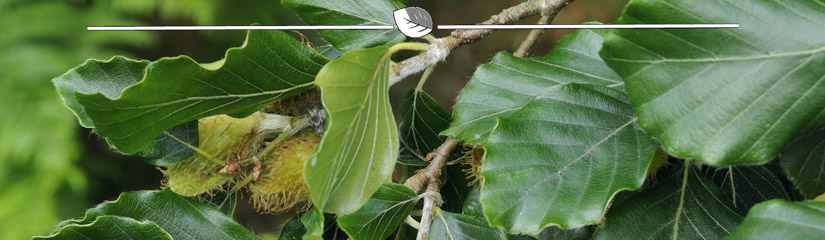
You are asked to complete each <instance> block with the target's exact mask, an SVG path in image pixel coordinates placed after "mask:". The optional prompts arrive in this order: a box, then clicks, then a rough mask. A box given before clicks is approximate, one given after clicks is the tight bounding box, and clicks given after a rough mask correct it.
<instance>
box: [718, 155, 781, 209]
mask: <svg viewBox="0 0 825 240" xmlns="http://www.w3.org/2000/svg"><path fill="white" fill-rule="evenodd" d="M703 171H704V172H705V175H706V176H707V177H708V178H710V180H711V181H713V183H715V184H716V185H717V186H719V187H720V188H721V189H722V192H724V193H725V196H727V197H728V199H729V200H730V201H731V203H733V206H734V207H736V209H739V211H740V212H741V213H742V214H745V213H747V212H748V209H750V208H751V207H753V205H756V204H757V203H760V202H764V201H768V200H771V199H777V198H778V199H787V200H790V196H789V195H788V192H786V191H785V186H783V185H782V182H781V181H780V180H779V178H777V177H776V175H774V174H773V173H772V172H771V171H770V170H768V169H767V168H765V167H764V166H736V167H724V168H713V167H708V168H706V169H704V170H703Z"/></svg>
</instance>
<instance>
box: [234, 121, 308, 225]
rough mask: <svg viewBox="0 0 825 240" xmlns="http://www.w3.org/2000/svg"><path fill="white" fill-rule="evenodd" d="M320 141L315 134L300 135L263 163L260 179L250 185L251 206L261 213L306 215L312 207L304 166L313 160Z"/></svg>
mask: <svg viewBox="0 0 825 240" xmlns="http://www.w3.org/2000/svg"><path fill="white" fill-rule="evenodd" d="M320 141H321V139H320V137H318V136H317V135H315V134H314V133H311V132H303V133H299V134H297V135H296V136H295V137H293V138H291V139H289V140H286V141H285V142H283V143H281V145H280V146H279V147H278V148H277V149H276V150H275V151H273V152H272V154H270V155H269V156H267V157H266V158H265V159H263V160H262V164H263V169H262V171H261V175H260V178H259V179H258V180H257V181H255V182H253V183H252V184H250V185H249V192H250V193H251V194H252V202H253V204H254V205H255V207H256V208H257V209H258V211H261V212H265V213H272V212H284V211H288V210H293V209H295V210H298V211H306V210H307V209H308V208H309V207H310V202H309V192H308V190H307V187H306V182H304V176H303V172H304V163H305V162H306V161H307V160H309V159H310V158H311V157H312V154H313V153H314V152H315V149H316V148H317V147H318V143H319V142H320Z"/></svg>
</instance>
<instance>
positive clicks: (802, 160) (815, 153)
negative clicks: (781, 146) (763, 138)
mask: <svg viewBox="0 0 825 240" xmlns="http://www.w3.org/2000/svg"><path fill="white" fill-rule="evenodd" d="M779 160H780V164H781V165H782V167H783V168H785V170H786V171H787V173H788V176H789V177H790V178H791V180H793V182H794V185H795V186H796V187H797V188H799V190H800V191H801V192H802V194H803V195H805V198H808V199H812V198H815V197H817V196H819V195H820V194H823V193H825V177H823V174H825V129H821V130H817V131H815V132H813V133H811V134H808V135H806V136H802V137H800V138H798V139H797V140H795V141H794V142H792V143H791V144H790V145H789V146H788V148H787V149H785V150H784V151H782V155H781V156H779Z"/></svg>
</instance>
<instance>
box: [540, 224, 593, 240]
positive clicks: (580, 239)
mask: <svg viewBox="0 0 825 240" xmlns="http://www.w3.org/2000/svg"><path fill="white" fill-rule="evenodd" d="M596 226H597V225H587V226H584V227H580V228H570V229H561V228H559V227H558V226H550V227H546V228H544V230H541V233H539V235H537V236H536V239H538V240H544V239H567V240H588V239H590V238H591V237H592V236H593V232H594V231H595V230H596Z"/></svg>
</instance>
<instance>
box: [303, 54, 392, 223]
mask: <svg viewBox="0 0 825 240" xmlns="http://www.w3.org/2000/svg"><path fill="white" fill-rule="evenodd" d="M389 71H390V61H389V55H388V48H387V47H376V48H370V49H359V50H354V51H349V52H347V53H344V55H342V56H341V57H339V58H337V59H335V60H332V61H331V62H330V63H329V64H327V65H326V66H324V68H323V69H322V70H321V71H320V72H319V73H318V77H317V79H316V82H315V83H316V84H317V85H318V87H319V88H320V89H321V100H322V102H323V104H324V108H325V110H326V113H327V114H326V116H327V118H326V127H325V129H326V130H325V131H324V136H323V137H322V139H321V143H320V145H319V146H318V150H317V153H316V154H315V156H313V158H312V159H311V160H310V161H307V163H306V167H305V168H304V178H305V179H306V181H307V186H308V188H309V193H310V197H311V198H312V203H313V205H315V206H316V207H318V208H320V209H322V211H323V212H329V213H339V214H345V213H352V212H354V211H356V210H358V208H360V207H361V205H363V204H364V203H365V202H366V201H367V199H368V198H369V197H370V196H371V195H372V194H373V193H375V191H376V190H378V188H379V187H380V186H381V184H382V183H383V182H385V181H386V180H387V179H389V176H390V174H391V173H392V170H393V165H394V163H395V161H396V159H397V158H398V145H399V144H398V133H397V129H396V124H395V118H394V117H393V115H392V108H391V107H390V103H389V97H388V94H389V92H388V91H389V90H388V88H389V86H388V84H389V74H390V72H389Z"/></svg>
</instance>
